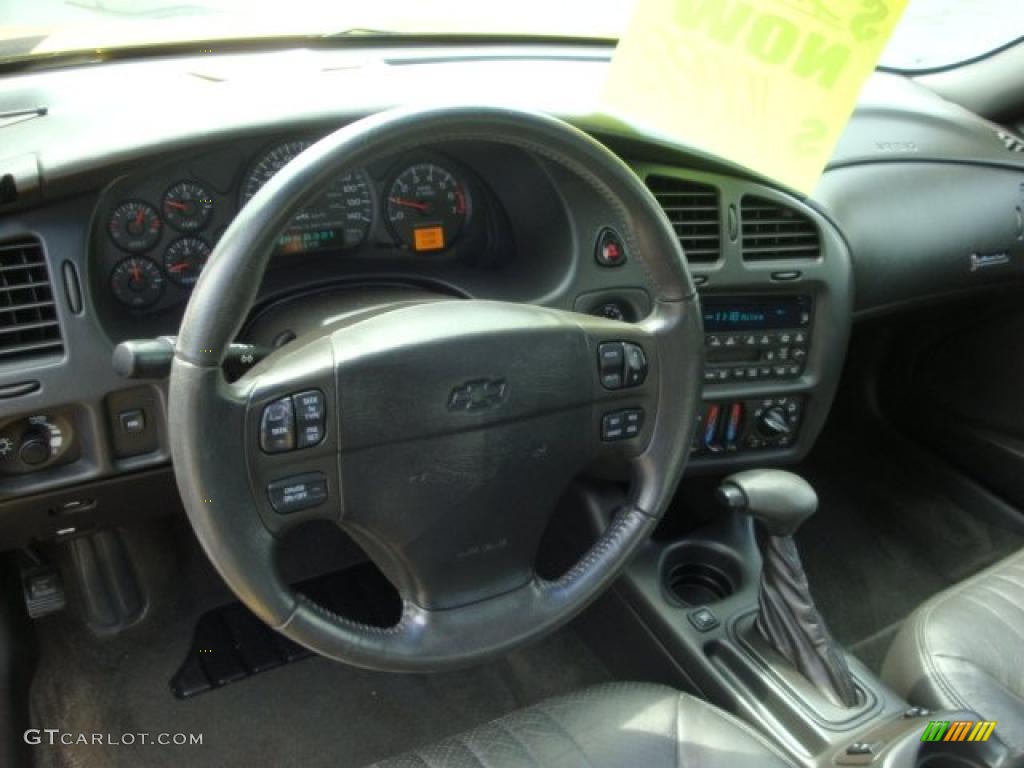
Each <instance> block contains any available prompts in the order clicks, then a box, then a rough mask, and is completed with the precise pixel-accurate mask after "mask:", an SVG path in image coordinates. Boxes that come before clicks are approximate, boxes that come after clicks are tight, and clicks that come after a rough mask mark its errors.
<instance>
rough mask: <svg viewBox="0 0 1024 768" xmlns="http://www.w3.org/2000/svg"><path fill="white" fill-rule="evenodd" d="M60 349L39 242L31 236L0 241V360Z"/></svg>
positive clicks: (26, 356)
mask: <svg viewBox="0 0 1024 768" xmlns="http://www.w3.org/2000/svg"><path fill="white" fill-rule="evenodd" d="M62 350H63V343H62V342H61V336H60V323H59V322H58V321H57V306H56V302H55V301H54V298H53V286H52V284H51V282H50V275H49V270H48V269H47V268H46V259H45V258H44V257H43V248H42V245H41V244H40V243H39V241H38V240H36V239H35V238H25V239H20V240H9V241H6V242H0V363H5V362H7V361H9V360H21V359H27V358H31V357H38V356H42V355H54V354H58V353H60V352H61V351H62Z"/></svg>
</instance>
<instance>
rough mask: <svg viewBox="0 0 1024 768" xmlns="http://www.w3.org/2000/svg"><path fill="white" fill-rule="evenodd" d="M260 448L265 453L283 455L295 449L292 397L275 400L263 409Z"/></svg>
mask: <svg viewBox="0 0 1024 768" xmlns="http://www.w3.org/2000/svg"><path fill="white" fill-rule="evenodd" d="M260 448H262V449H263V452H264V453H283V452H285V451H290V450H292V449H294V448H295V409H294V407H293V406H292V399H291V398H290V397H282V398H281V399H280V400H275V401H274V402H272V403H270V404H269V405H267V406H266V407H264V409H263V417H262V418H261V419H260Z"/></svg>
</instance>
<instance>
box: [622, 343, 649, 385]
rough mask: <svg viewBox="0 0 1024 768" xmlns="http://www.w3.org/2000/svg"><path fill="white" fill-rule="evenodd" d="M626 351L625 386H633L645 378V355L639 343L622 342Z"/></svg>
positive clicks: (641, 382) (642, 381)
mask: <svg viewBox="0 0 1024 768" xmlns="http://www.w3.org/2000/svg"><path fill="white" fill-rule="evenodd" d="M622 346H623V349H624V350H625V352H626V369H625V373H626V386H627V387H635V386H638V385H640V384H643V383H644V379H646V378H647V356H646V355H645V354H644V350H643V348H642V347H641V346H640V345H639V344H630V343H628V342H627V343H624V344H623V345H622Z"/></svg>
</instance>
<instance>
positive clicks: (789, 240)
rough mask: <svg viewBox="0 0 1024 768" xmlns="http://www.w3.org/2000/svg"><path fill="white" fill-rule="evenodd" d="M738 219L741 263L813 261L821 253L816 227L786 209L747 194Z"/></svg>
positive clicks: (802, 216) (789, 209) (798, 213)
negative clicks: (742, 261) (740, 234)
mask: <svg viewBox="0 0 1024 768" xmlns="http://www.w3.org/2000/svg"><path fill="white" fill-rule="evenodd" d="M740 216H741V219H742V222H743V229H742V233H743V260H744V261H781V260H786V259H816V258H818V256H819V255H820V254H821V239H820V237H819V235H818V227H817V226H816V225H815V223H814V222H813V221H811V220H810V219H809V218H808V217H807V216H805V215H804V214H802V213H800V212H799V211H796V210H795V209H793V208H790V207H789V206H786V205H783V204H781V203H776V202H774V201H773V200H768V199H766V198H763V197H754V196H751V195H747V196H744V198H743V201H742V203H741V204H740Z"/></svg>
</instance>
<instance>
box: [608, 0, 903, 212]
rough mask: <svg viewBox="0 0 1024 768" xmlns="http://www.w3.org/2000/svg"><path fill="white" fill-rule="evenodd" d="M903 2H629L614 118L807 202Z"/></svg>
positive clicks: (614, 75) (611, 80) (613, 84)
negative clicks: (735, 166)
mask: <svg viewBox="0 0 1024 768" xmlns="http://www.w3.org/2000/svg"><path fill="white" fill-rule="evenodd" d="M907 1H908V0H638V2H637V6H636V11H635V15H634V17H633V19H632V22H631V24H630V26H629V28H628V29H627V31H626V33H625V35H624V36H623V37H622V39H621V40H620V41H619V45H618V47H617V48H616V51H615V56H614V59H613V60H612V65H611V69H610V71H609V76H608V82H607V84H606V90H605V94H604V97H605V102H606V106H607V107H608V109H609V112H610V114H611V115H612V116H613V117H616V118H619V119H622V120H626V121H627V122H630V123H632V124H635V125H638V126H643V127H646V128H649V129H654V130H656V131H658V132H661V133H663V134H666V135H668V136H671V137H672V138H675V139H677V140H681V141H684V142H686V143H688V144H691V145H693V146H695V147H697V148H699V149H702V150H705V151H707V152H711V153H713V154H716V155H720V156H722V157H725V158H727V159H729V160H732V161H735V162H737V163H740V164H741V165H745V166H747V167H748V168H750V169H751V170H753V171H756V172H758V173H760V174H762V175H764V176H767V177H769V178H772V179H774V180H777V181H779V182H781V183H783V184H785V185H787V186H789V187H791V188H793V189H795V190H798V191H800V192H805V193H810V192H811V190H812V189H813V188H814V186H815V184H816V183H817V181H818V178H819V177H820V175H821V172H822V170H823V169H824V167H825V165H826V163H827V162H828V159H829V157H831V155H832V152H833V150H834V148H835V145H836V142H837V141H838V139H839V135H840V133H841V132H842V130H843V128H844V126H845V125H846V122H847V120H848V119H849V117H850V114H851V112H852V111H853V108H854V105H855V104H856V102H857V98H858V96H859V94H860V90H861V87H862V86H863V84H864V81H865V80H866V79H867V77H868V76H869V75H870V74H871V72H872V70H873V69H874V68H875V65H876V63H877V62H878V58H879V56H880V55H881V53H882V49H883V48H884V47H885V44H886V42H887V41H888V39H889V37H890V35H891V34H892V31H893V28H894V27H895V26H896V22H897V20H898V19H899V17H900V15H901V14H902V12H903V9H904V7H905V6H906V4H907Z"/></svg>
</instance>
